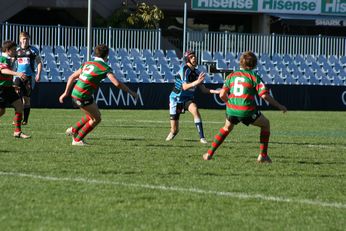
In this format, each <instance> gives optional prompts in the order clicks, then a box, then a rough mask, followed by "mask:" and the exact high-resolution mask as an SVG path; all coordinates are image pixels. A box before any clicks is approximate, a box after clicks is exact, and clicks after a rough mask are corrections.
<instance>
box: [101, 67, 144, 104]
mask: <svg viewBox="0 0 346 231" xmlns="http://www.w3.org/2000/svg"><path fill="white" fill-rule="evenodd" d="M107 77H108V78H109V80H110V81H111V82H112V83H113V85H114V86H116V87H117V88H119V89H121V90H123V91H126V92H128V93H130V95H132V97H134V98H136V99H137V97H138V95H137V93H136V92H134V91H132V90H131V89H130V88H128V87H127V86H126V85H125V84H123V83H122V82H121V81H119V80H118V79H117V78H116V77H115V75H114V74H113V73H108V74H107Z"/></svg>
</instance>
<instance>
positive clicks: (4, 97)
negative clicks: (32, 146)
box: [0, 41, 30, 139]
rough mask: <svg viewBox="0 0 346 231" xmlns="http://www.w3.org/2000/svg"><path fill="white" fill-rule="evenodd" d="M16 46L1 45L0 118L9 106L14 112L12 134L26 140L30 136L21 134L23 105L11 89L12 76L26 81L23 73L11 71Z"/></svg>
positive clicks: (11, 42)
mask: <svg viewBox="0 0 346 231" xmlns="http://www.w3.org/2000/svg"><path fill="white" fill-rule="evenodd" d="M16 47H17V44H16V43H15V42H13V41H5V42H4V43H3V44H2V55H1V56H0V117H1V116H2V115H4V114H5V111H6V104H11V105H12V106H13V107H14V110H15V116H14V118H13V124H14V127H15V129H14V133H13V136H14V137H16V138H22V139H27V138H30V136H28V135H25V134H24V133H23V132H22V129H21V124H22V117H23V103H22V101H21V99H20V98H19V96H18V94H17V93H16V91H15V88H14V87H13V76H19V78H21V79H22V80H23V81H25V80H26V79H27V76H26V75H25V73H22V72H15V71H12V69H11V66H12V63H11V62H12V61H11V59H14V57H15V56H16Z"/></svg>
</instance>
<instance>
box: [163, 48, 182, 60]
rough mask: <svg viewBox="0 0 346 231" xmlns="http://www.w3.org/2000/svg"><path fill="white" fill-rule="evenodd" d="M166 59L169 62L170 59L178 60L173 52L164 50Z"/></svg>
mask: <svg viewBox="0 0 346 231" xmlns="http://www.w3.org/2000/svg"><path fill="white" fill-rule="evenodd" d="M166 58H167V59H168V60H171V59H178V60H179V58H178V56H177V53H176V52H175V50H166Z"/></svg>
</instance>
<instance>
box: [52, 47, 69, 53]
mask: <svg viewBox="0 0 346 231" xmlns="http://www.w3.org/2000/svg"><path fill="white" fill-rule="evenodd" d="M54 51H55V54H57V55H58V54H66V50H65V47H63V46H56V47H55V48H54Z"/></svg>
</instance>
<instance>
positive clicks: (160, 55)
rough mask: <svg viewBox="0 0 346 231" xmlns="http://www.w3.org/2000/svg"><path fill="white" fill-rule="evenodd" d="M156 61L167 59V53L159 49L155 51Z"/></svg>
mask: <svg viewBox="0 0 346 231" xmlns="http://www.w3.org/2000/svg"><path fill="white" fill-rule="evenodd" d="M154 59H156V60H159V59H166V56H165V53H164V52H163V50H161V49H158V50H155V51H154Z"/></svg>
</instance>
